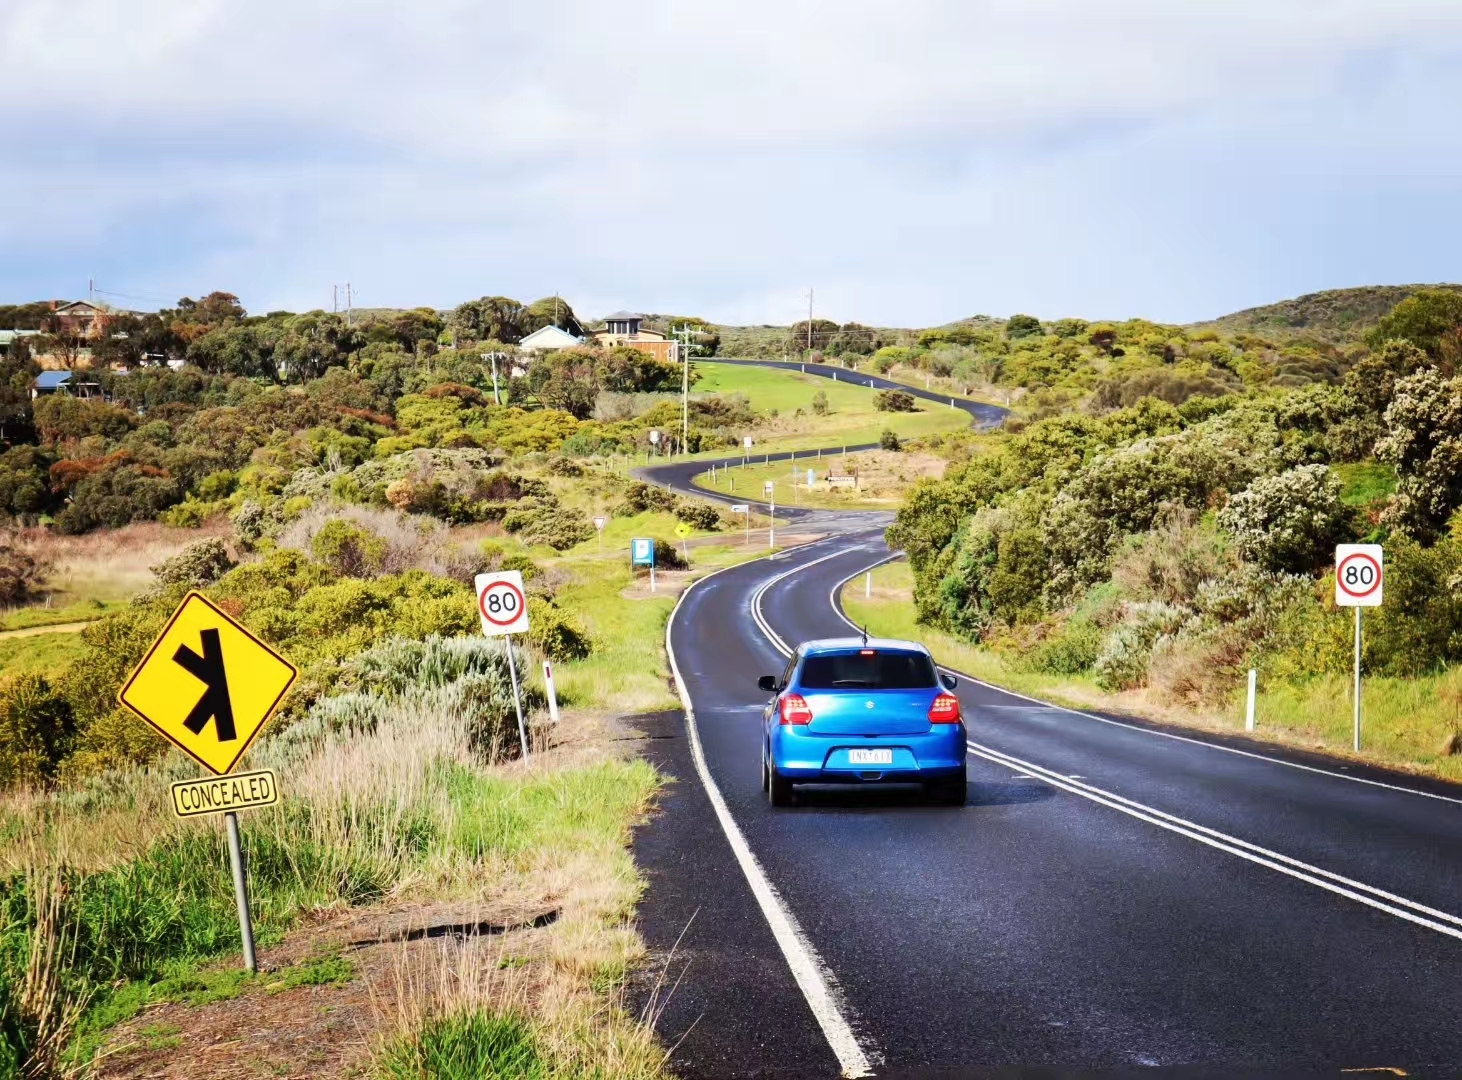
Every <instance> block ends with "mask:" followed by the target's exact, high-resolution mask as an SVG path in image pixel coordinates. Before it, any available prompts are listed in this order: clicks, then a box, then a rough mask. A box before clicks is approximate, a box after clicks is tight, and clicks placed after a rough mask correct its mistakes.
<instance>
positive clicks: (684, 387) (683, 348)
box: [671, 326, 695, 450]
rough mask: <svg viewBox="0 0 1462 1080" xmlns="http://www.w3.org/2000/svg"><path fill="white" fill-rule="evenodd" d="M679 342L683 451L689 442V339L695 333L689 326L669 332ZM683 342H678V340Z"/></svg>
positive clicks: (681, 438)
mask: <svg viewBox="0 0 1462 1080" xmlns="http://www.w3.org/2000/svg"><path fill="white" fill-rule="evenodd" d="M671 333H672V335H673V336H674V337H675V338H676V339H677V341H678V342H679V348H680V353H681V370H680V446H681V449H682V450H684V449H685V447H686V445H687V444H688V443H689V441H690V339H691V336H692V335H693V334H694V333H695V331H694V330H692V329H691V328H690V327H689V326H682V327H681V328H680V329H679V330H674V331H672V332H671ZM682 337H683V338H684V341H679V339H680V338H682Z"/></svg>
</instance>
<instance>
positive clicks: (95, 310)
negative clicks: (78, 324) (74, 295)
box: [56, 300, 102, 315]
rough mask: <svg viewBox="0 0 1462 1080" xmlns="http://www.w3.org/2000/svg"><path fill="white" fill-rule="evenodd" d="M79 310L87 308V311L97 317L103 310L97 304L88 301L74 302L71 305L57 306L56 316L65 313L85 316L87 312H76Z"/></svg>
mask: <svg viewBox="0 0 1462 1080" xmlns="http://www.w3.org/2000/svg"><path fill="white" fill-rule="evenodd" d="M79 308H85V309H86V310H87V311H89V312H92V313H93V314H96V315H100V314H101V313H102V309H101V308H99V307H97V306H96V305H95V304H92V303H89V302H88V301H86V300H72V301H71V302H70V303H69V304H57V305H56V314H58V315H60V314H62V313H63V312H68V313H69V312H74V313H75V314H77V315H81V314H85V312H82V311H79V310H76V309H79Z"/></svg>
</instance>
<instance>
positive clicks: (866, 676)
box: [798, 649, 936, 690]
mask: <svg viewBox="0 0 1462 1080" xmlns="http://www.w3.org/2000/svg"><path fill="white" fill-rule="evenodd" d="M798 685H800V686H801V687H802V688H803V689H804V690H844V689H847V690H923V689H925V688H926V687H930V686H934V685H936V678H935V671H934V664H933V662H932V661H931V660H930V659H929V657H928V656H926V655H924V654H923V653H911V652H885V651H884V650H881V649H878V650H856V649H855V650H853V651H851V652H845V653H818V654H816V655H814V656H809V657H808V658H807V659H806V660H804V661H803V663H802V676H801V678H799V679H798Z"/></svg>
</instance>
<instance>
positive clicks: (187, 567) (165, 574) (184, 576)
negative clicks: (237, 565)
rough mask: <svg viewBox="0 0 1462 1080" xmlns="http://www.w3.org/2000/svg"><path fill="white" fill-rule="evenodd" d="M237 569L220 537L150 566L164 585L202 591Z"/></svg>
mask: <svg viewBox="0 0 1462 1080" xmlns="http://www.w3.org/2000/svg"><path fill="white" fill-rule="evenodd" d="M233 568H234V561H233V559H232V558H230V557H229V553H228V548H226V547H224V545H223V541H222V540H219V539H217V538H216V537H210V538H209V539H207V540H199V541H198V542H197V543H194V544H189V545H188V546H187V547H185V548H184V549H183V550H182V551H180V552H178V554H176V555H174V556H173V557H172V558H171V559H164V560H163V561H162V562H160V563H158V564H157V565H156V566H153V567H150V569H151V570H152V574H153V576H154V577H156V578H157V580H158V581H159V582H160V583H162V584H163V585H182V586H185V587H187V588H189V589H201V588H203V587H204V586H205V585H212V584H213V583H214V582H215V581H217V580H218V579H219V578H221V577H223V575H224V574H226V573H228V572H229V571H230V570H232V569H233Z"/></svg>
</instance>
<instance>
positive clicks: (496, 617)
mask: <svg viewBox="0 0 1462 1080" xmlns="http://www.w3.org/2000/svg"><path fill="white" fill-rule="evenodd" d="M497 597H502V599H500V600H498V602H497V610H496V612H493V611H492V610H490V608H491V605H490V604H489V603H488V599H489V598H493V599H496V598H497ZM525 603H526V601H525V600H524V599H523V590H522V589H520V588H518V586H516V585H514V584H513V583H512V582H511V581H494V582H493V583H492V584H491V585H489V586H488V587H487V588H485V589H483V590H482V595H481V596H479V597H478V598H477V610H478V611H480V612H482V617H483V618H484V619H486V620H487V621H488V622H490V623H492V624H493V625H494V626H511V625H512V624H513V623H515V622H517V621H518V620H519V619H520V618H522V617H523V607H524V604H525Z"/></svg>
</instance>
